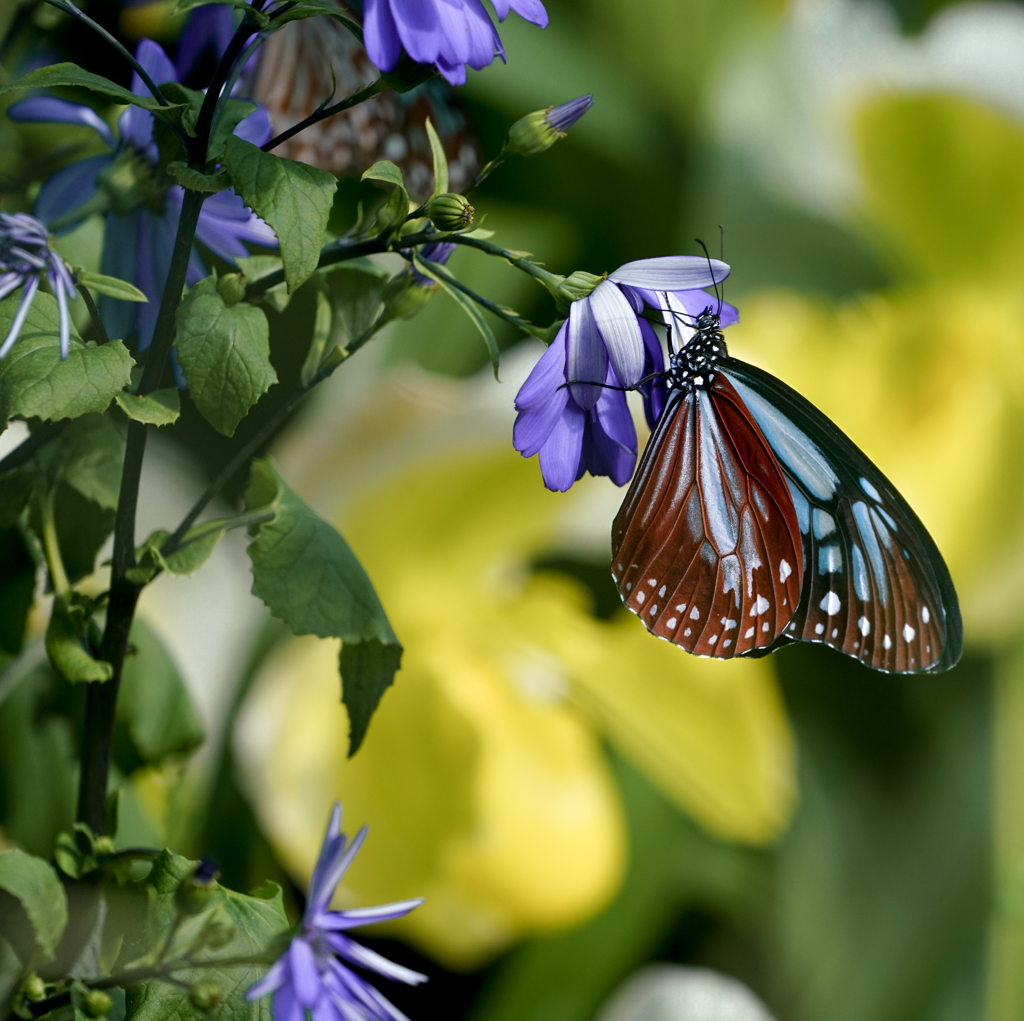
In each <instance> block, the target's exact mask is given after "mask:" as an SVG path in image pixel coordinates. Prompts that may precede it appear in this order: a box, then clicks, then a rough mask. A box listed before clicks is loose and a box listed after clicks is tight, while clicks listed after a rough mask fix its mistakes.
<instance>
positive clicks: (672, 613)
mask: <svg viewBox="0 0 1024 1021" xmlns="http://www.w3.org/2000/svg"><path fill="white" fill-rule="evenodd" d="M802 562H803V554H802V551H801V534H800V529H799V524H798V522H797V518H796V512H795V509H794V506H793V501H792V498H791V496H790V493H789V488H788V486H787V483H786V479H785V477H784V475H783V472H782V469H781V467H780V466H779V464H778V462H777V461H776V459H775V457H774V456H773V454H772V452H771V449H770V448H769V446H768V444H767V442H766V440H765V437H764V436H763V435H762V433H761V431H760V429H759V427H758V425H757V423H756V422H755V420H754V419H753V418H752V417H751V415H750V414H749V413H748V411H747V410H746V407H745V405H744V403H743V401H742V400H741V399H740V397H739V396H738V395H737V393H736V391H735V390H734V389H733V387H732V386H731V384H730V383H729V382H728V381H727V380H726V379H725V378H724V377H723V376H721V374H719V375H718V376H717V377H716V379H715V381H714V384H713V385H712V387H711V388H710V390H706V391H705V390H697V391H694V392H690V393H684V392H683V391H680V390H676V391H673V392H672V394H671V395H670V398H669V402H668V405H667V407H666V408H665V410H664V411H663V412H662V416H661V418H660V419H659V421H658V424H657V427H656V429H655V432H654V434H653V435H652V437H651V440H650V442H649V443H648V445H647V449H646V450H645V451H644V456H643V458H642V460H641V462H640V466H639V468H638V470H637V473H636V476H635V477H634V479H633V483H632V485H631V486H630V489H629V492H628V493H627V494H626V499H625V500H624V501H623V504H622V507H621V509H620V510H619V513H618V515H617V516H616V518H615V523H614V525H613V528H612V574H613V576H614V578H615V580H616V582H617V584H618V586H619V591H620V593H621V595H622V598H623V600H624V602H625V603H626V605H627V606H628V607H629V608H630V609H631V610H632V611H633V612H634V613H636V614H637V615H638V616H639V617H640V619H641V620H642V621H643V622H644V625H645V626H646V627H647V628H648V630H650V631H652V632H653V633H654V634H656V635H658V636H659V637H661V638H665V639H667V640H668V641H671V642H674V643H676V644H677V645H680V646H682V647H683V648H684V649H686V650H687V651H689V652H694V653H696V654H698V655H702V656H716V657H719V658H728V657H730V656H734V655H737V654H738V653H744V652H750V651H752V650H755V649H764V648H766V647H768V646H769V645H771V644H772V643H773V642H774V641H775V640H776V639H777V638H778V637H779V635H780V634H781V633H782V632H783V630H784V628H785V627H786V626H787V624H788V623H789V621H790V618H791V617H792V615H793V611H794V609H795V607H796V605H797V600H798V599H799V595H800V589H801V582H802V566H801V565H802Z"/></svg>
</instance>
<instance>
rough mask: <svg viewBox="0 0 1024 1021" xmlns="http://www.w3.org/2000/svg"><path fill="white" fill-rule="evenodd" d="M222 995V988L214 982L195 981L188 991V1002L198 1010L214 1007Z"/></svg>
mask: <svg viewBox="0 0 1024 1021" xmlns="http://www.w3.org/2000/svg"><path fill="white" fill-rule="evenodd" d="M223 995H224V990H223V989H221V987H220V986H219V985H217V983H216V982H210V981H209V980H204V981H202V982H196V983H195V984H194V985H193V986H192V987H191V989H189V991H188V998H189V1002H190V1003H191V1004H192V1006H193V1007H198V1008H199V1009H200V1010H210V1009H211V1008H213V1007H216V1006H217V1004H218V1003H220V1001H221V998H222V997H223Z"/></svg>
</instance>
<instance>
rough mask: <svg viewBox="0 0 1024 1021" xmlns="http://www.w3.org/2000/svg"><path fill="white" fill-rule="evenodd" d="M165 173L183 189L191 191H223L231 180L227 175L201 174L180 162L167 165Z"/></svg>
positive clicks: (176, 161)
mask: <svg viewBox="0 0 1024 1021" xmlns="http://www.w3.org/2000/svg"><path fill="white" fill-rule="evenodd" d="M167 173H169V174H170V175H171V177H173V178H174V180H175V181H177V182H178V184H180V185H181V186H182V187H183V188H188V189H190V190H191V191H202V192H210V193H212V192H218V191H225V190H226V189H227V188H230V187H231V178H230V177H228V175H227V174H201V173H200V172H199V171H198V170H193V169H192V168H191V167H190V166H189V165H188V164H187V163H184V162H182V161H181V160H174V161H173V162H171V163H168V164H167Z"/></svg>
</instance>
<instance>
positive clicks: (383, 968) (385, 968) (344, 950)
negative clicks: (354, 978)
mask: <svg viewBox="0 0 1024 1021" xmlns="http://www.w3.org/2000/svg"><path fill="white" fill-rule="evenodd" d="M327 941H328V943H330V945H331V947H332V948H333V949H334V950H335V952H336V953H338V954H340V955H341V956H342V957H344V958H345V959H346V960H348V961H351V962H352V963H353V964H358V965H359V967H360V968H367V969H368V970H370V971H375V972H377V974H378V975H383V976H384V977H385V978H389V979H391V980H392V981H393V982H404V983H405V984H406V985H407V986H418V985H419V984H420V983H421V982H426V981H427V976H426V975H421V974H420V973H419V972H418V971H413V970H412V969H411V968H404V967H402V965H400V964H395V963H394V962H393V961H389V960H388V959H387V958H386V957H382V956H381V955H380V954H378V953H377V952H376V951H375V950H370V949H369V948H368V947H364V946H362V945H361V944H359V943H357V942H356V941H355V940H352V939H349V938H348V936H340V935H338V934H336V933H332V934H331V935H330V936H328V937H327Z"/></svg>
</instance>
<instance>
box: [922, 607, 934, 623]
mask: <svg viewBox="0 0 1024 1021" xmlns="http://www.w3.org/2000/svg"><path fill="white" fill-rule="evenodd" d="M931 619H932V615H931V614H930V613H929V612H928V607H927V606H922V607H921V620H923V621H924V622H925V623H926V624H927V623H928V621H930V620H931Z"/></svg>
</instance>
